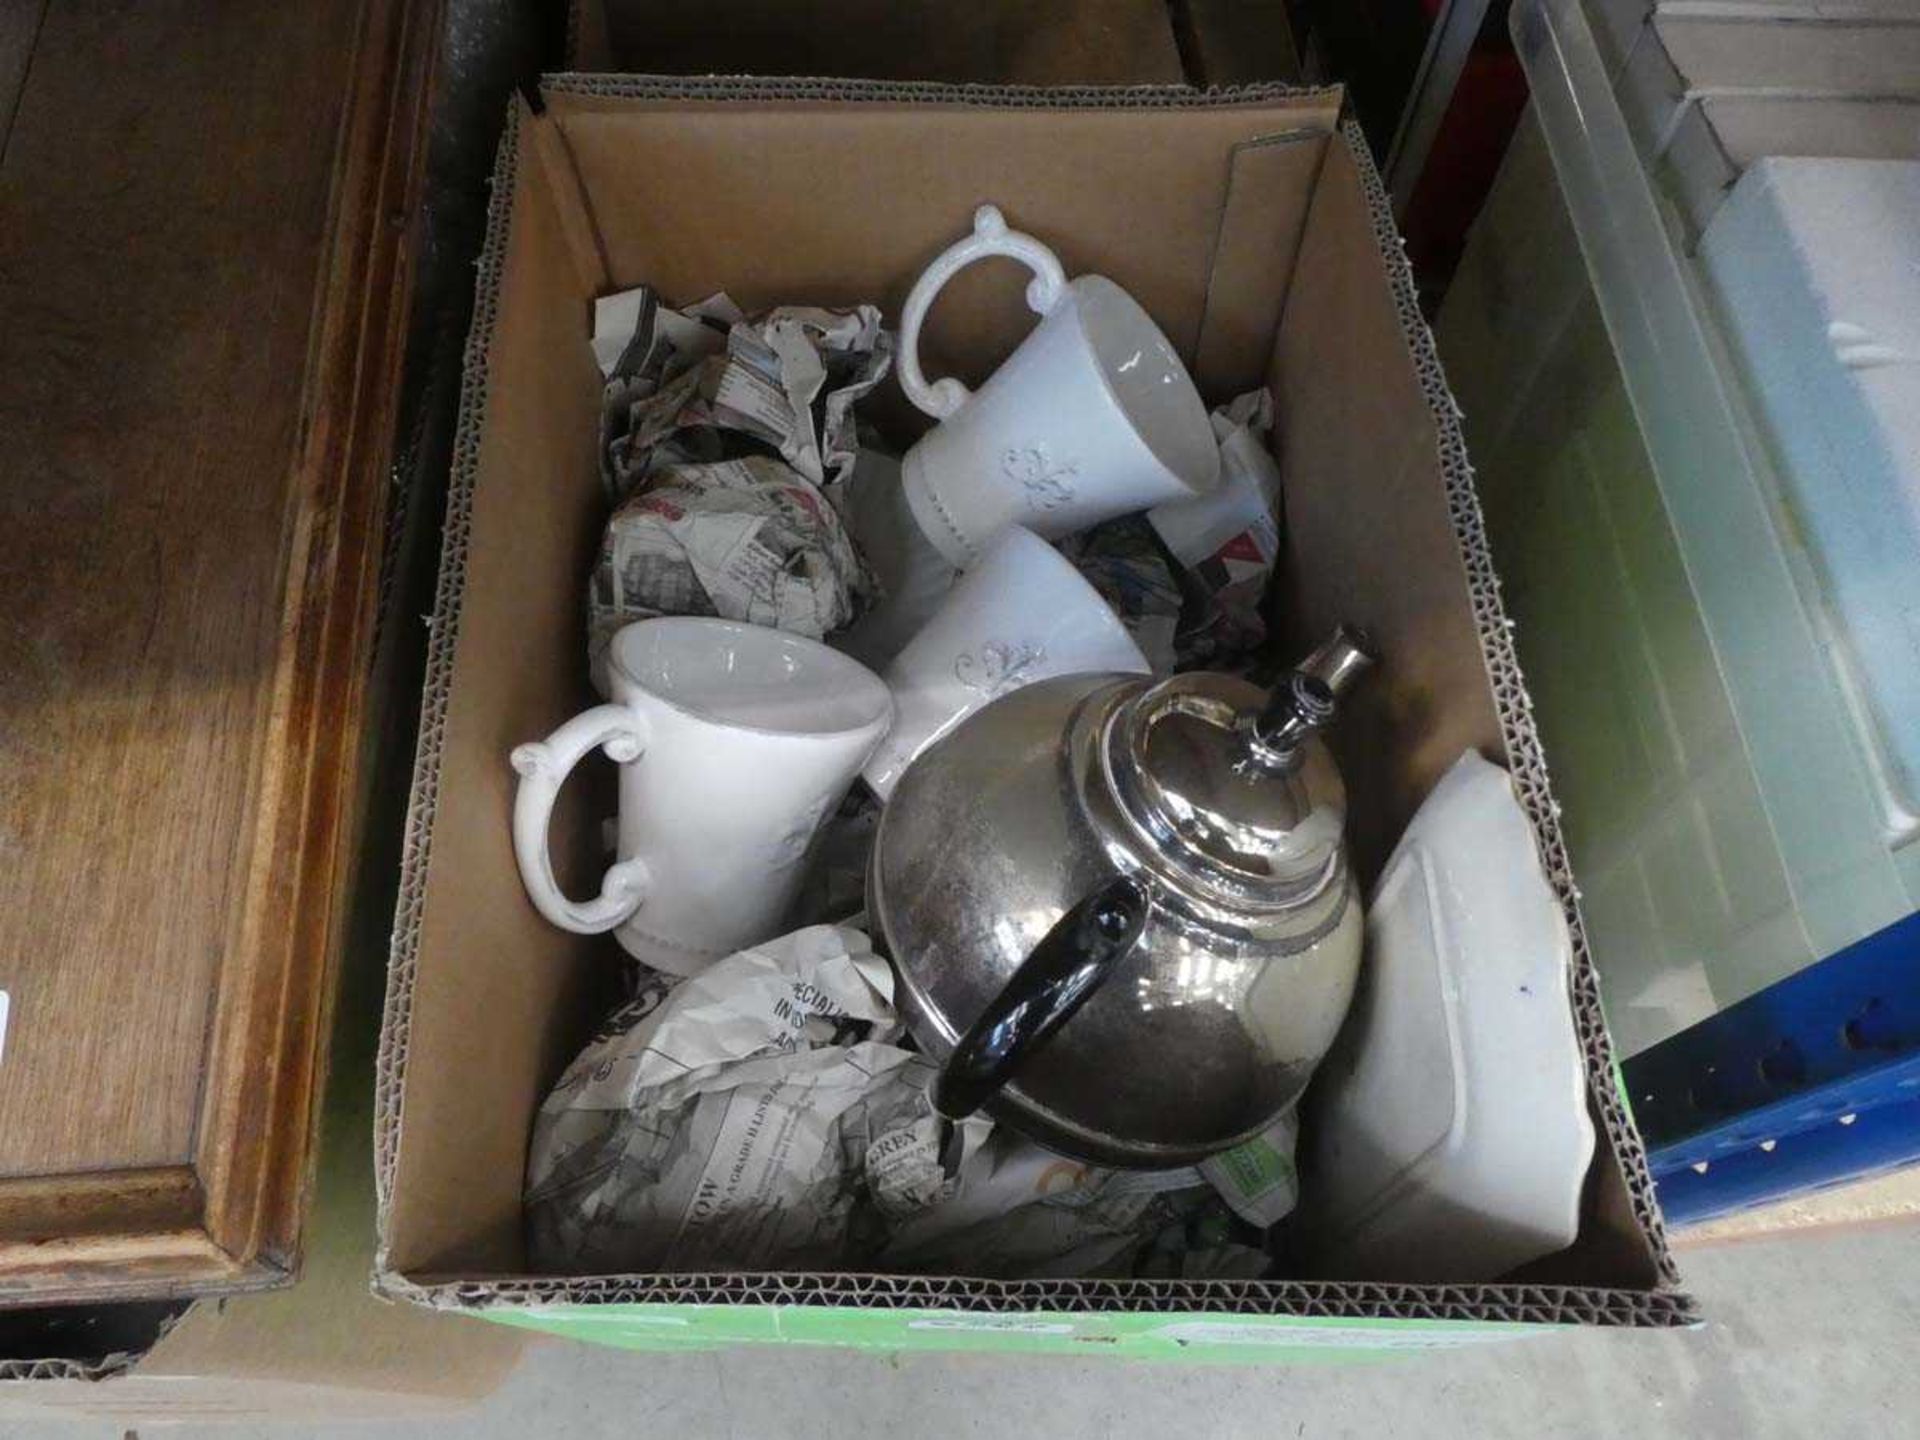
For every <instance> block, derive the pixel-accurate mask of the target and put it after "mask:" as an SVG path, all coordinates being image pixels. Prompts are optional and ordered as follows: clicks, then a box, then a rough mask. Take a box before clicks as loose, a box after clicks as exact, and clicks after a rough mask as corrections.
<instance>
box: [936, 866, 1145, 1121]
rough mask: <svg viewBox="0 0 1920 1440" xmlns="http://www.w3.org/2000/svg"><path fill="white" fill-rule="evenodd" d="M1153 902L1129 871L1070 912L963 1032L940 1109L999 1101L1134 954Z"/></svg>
mask: <svg viewBox="0 0 1920 1440" xmlns="http://www.w3.org/2000/svg"><path fill="white" fill-rule="evenodd" d="M1152 903H1153V897H1152V896H1151V894H1150V893H1149V892H1148V890H1147V887H1146V886H1145V885H1144V884H1143V883H1142V882H1141V881H1139V880H1137V879H1135V878H1134V877H1133V876H1131V875H1121V876H1118V877H1116V878H1115V879H1113V880H1110V881H1108V882H1107V883H1106V884H1105V885H1102V886H1101V887H1100V888H1099V889H1098V890H1096V891H1094V892H1093V893H1092V894H1091V895H1089V896H1087V897H1086V898H1085V899H1084V900H1082V901H1081V902H1080V903H1079V904H1078V905H1075V906H1074V907H1073V908H1072V909H1071V910H1069V911H1067V913H1066V914H1064V915H1062V916H1061V917H1060V919H1059V920H1058V921H1057V922H1055V924H1054V927H1053V928H1052V929H1051V930H1049V931H1047V933H1046V935H1045V936H1043V937H1042V938H1041V941H1040V943H1039V944H1038V945H1036V946H1034V947H1033V951H1032V953H1031V954H1029V955H1028V956H1027V958H1026V959H1025V960H1023V961H1021V962H1020V968H1019V969H1018V970H1016V971H1014V972H1013V976H1012V978H1010V979H1009V980H1008V981H1007V983H1006V985H1005V986H1004V987H1002V989H1001V991H1000V993H999V994H998V995H996V996H994V998H993V1000H992V1002H991V1003H989V1004H988V1006H987V1008H986V1010H985V1011H983V1012H982V1013H981V1015H980V1017H979V1019H977V1020H975V1021H974V1022H973V1024H972V1025H971V1026H969V1027H968V1029H967V1033H966V1034H965V1035H962V1036H961V1037H960V1043H959V1044H958V1045H956V1046H955V1047H954V1050H953V1054H951V1055H949V1056H948V1057H947V1063H946V1064H945V1065H944V1066H942V1067H941V1070H940V1078H939V1079H938V1080H937V1081H935V1082H934V1087H933V1105H934V1108H935V1109H936V1110H938V1111H939V1112H940V1113H941V1114H942V1115H944V1116H946V1117H947V1118H948V1119H949V1120H960V1119H964V1118H965V1117H966V1116H968V1115H971V1114H973V1112H974V1111H976V1110H978V1109H979V1108H980V1107H981V1106H982V1105H984V1104H986V1103H987V1101H989V1100H991V1099H992V1098H993V1096H994V1094H995V1093H996V1092H997V1091H998V1090H999V1089H1000V1087H1001V1086H1002V1085H1005V1084H1006V1083H1007V1082H1008V1081H1009V1080H1011V1079H1012V1078H1013V1075H1014V1072H1015V1071H1016V1070H1018V1069H1019V1068H1020V1066H1021V1065H1022V1064H1023V1063H1025V1061H1026V1060H1027V1058H1028V1057H1029V1056H1031V1055H1032V1054H1033V1052H1034V1051H1036V1050H1038V1049H1039V1048H1040V1047H1041V1046H1042V1045H1044V1044H1046V1043H1047V1041H1048V1040H1050V1039H1052V1038H1053V1035H1054V1033H1055V1032H1056V1031H1057V1030H1059V1028H1060V1027H1061V1026H1062V1025H1064V1024H1066V1023H1067V1021H1068V1020H1069V1019H1071V1018H1072V1016H1073V1012H1074V1011H1076V1010H1078V1009H1079V1008H1080V1007H1081V1006H1082V1005H1084V1004H1086V1002H1087V1000H1088V999H1089V998H1090V997H1091V996H1092V994H1093V992H1094V991H1095V990H1097V989H1099V988H1100V984H1101V982H1102V981H1104V980H1105V979H1106V978H1107V976H1109V975H1111V974H1112V973H1113V969H1114V967H1115V966H1116V965H1118V964H1119V963H1120V962H1121V961H1122V960H1124V959H1126V957H1127V956H1128V955H1129V954H1130V953H1131V952H1132V950H1133V947H1134V946H1135V945H1136V944H1137V943H1138V942H1139V939H1140V934H1141V932H1142V931H1143V930H1145V929H1146V924H1147V912H1148V911H1149V910H1150V909H1151V908H1152Z"/></svg>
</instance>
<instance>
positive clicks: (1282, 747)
mask: <svg viewBox="0 0 1920 1440" xmlns="http://www.w3.org/2000/svg"><path fill="white" fill-rule="evenodd" d="M1373 663H1374V652H1373V642H1372V641H1371V639H1369V638H1368V636H1367V634H1366V632H1365V631H1363V630H1359V629H1356V628H1354V627H1353V626H1350V625H1341V626H1339V627H1338V628H1337V629H1335V631H1334V632H1333V634H1332V635H1331V636H1329V637H1328V638H1327V640H1326V641H1324V642H1323V643H1322V644H1321V645H1320V646H1319V647H1318V648H1317V649H1315V650H1314V652H1313V653H1312V654H1311V655H1309V656H1307V658H1306V659H1305V660H1303V661H1301V662H1300V667H1299V668H1298V669H1297V670H1292V671H1289V672H1288V673H1287V674H1285V675H1283V676H1281V677H1280V681H1279V683H1278V684H1276V685H1275V686H1274V687H1273V693H1272V694H1271V695H1270V696H1268V698H1267V703H1266V705H1265V706H1264V707H1262V709H1261V711H1260V713H1259V714H1258V715H1256V716H1254V717H1253V719H1252V721H1251V722H1250V723H1248V725H1247V749H1248V751H1249V753H1250V754H1251V756H1252V758H1253V760H1254V761H1255V762H1256V763H1257V764H1259V765H1261V766H1262V767H1264V768H1265V769H1268V770H1272V771H1275V772H1278V773H1280V774H1288V773H1290V772H1292V771H1293V770H1295V769H1297V768H1299V765H1300V759H1301V756H1302V754H1303V753H1304V747H1305V745H1306V742H1307V738H1308V737H1309V736H1311V735H1312V734H1313V733H1314V732H1315V731H1318V730H1324V729H1326V727H1327V726H1328V725H1331V724H1332V723H1333V717H1334V714H1335V712H1336V711H1337V710H1338V709H1339V700H1340V697H1341V696H1342V695H1343V694H1345V693H1346V692H1347V691H1348V690H1350V689H1352V688H1353V684H1354V682H1355V681H1356V680H1358V679H1359V678H1360V676H1361V675H1362V674H1364V673H1365V672H1366V671H1367V670H1369V669H1371V668H1372V667H1373Z"/></svg>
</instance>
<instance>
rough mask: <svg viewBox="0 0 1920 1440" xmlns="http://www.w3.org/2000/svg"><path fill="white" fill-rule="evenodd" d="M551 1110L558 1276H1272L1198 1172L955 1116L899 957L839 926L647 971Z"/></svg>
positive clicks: (538, 1173) (529, 1202)
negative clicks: (1116, 1162)
mask: <svg viewBox="0 0 1920 1440" xmlns="http://www.w3.org/2000/svg"><path fill="white" fill-rule="evenodd" d="M647 978H648V980H649V981H650V982H651V983H644V982H643V983H642V984H641V985H640V987H639V989H638V991H637V993H636V994H635V996H634V998H633V999H632V1001H630V1002H629V1003H628V1004H627V1005H626V1006H624V1007H623V1008H622V1009H621V1010H620V1011H619V1012H617V1013H616V1014H615V1015H614V1016H613V1017H612V1019H611V1020H609V1021H608V1023H607V1024H606V1026H605V1027H603V1029H602V1031H601V1033H600V1034H599V1035H598V1036H597V1037H596V1038H595V1039H594V1040H593V1041H592V1043H590V1044H589V1045H588V1046H587V1048H586V1049H585V1050H583V1051H582V1052H581V1054H580V1056H579V1057H578V1058H577V1059H576V1060H575V1062H574V1063H573V1064H572V1065H571V1066H570V1067H568V1070H567V1072H566V1074H565V1075H563V1076H562V1077H561V1079H560V1082H559V1083H558V1084H557V1085H555V1086H554V1088H553V1091H552V1093H551V1094H550V1095H549V1096H548V1098H547V1100H546V1102H545V1103H544V1104H543V1105H542V1106H541V1109H540V1113H539V1115H538V1116H537V1117H536V1119H535V1122H534V1133H533V1143H532V1147H531V1150H530V1153H529V1157H528V1164H527V1195H526V1220H527V1238H528V1250H529V1259H530V1261H531V1263H532V1265H533V1267H534V1268H535V1269H536V1270H538V1271H545V1272H549V1273H557V1274H606V1273H623V1272H633V1271H672V1270H691V1269H757V1268H768V1269H816V1268H833V1269H846V1268H869V1269H870V1268H884V1269H894V1270H909V1271H911V1270H938V1271H946V1272H953V1273H964V1274H971V1275H1006V1276H1048V1275H1052V1276H1125V1275H1131V1274H1135V1273H1144V1271H1145V1270H1146V1269H1148V1268H1150V1269H1151V1271H1152V1273H1155V1274H1191V1275H1217V1276H1223V1277H1224V1276H1228V1275H1237V1276H1254V1275H1259V1274H1262V1273H1264V1271H1265V1269H1266V1266H1267V1264H1268V1263H1269V1259H1268V1256H1267V1254H1266V1252H1265V1251H1263V1250H1259V1249H1257V1248H1255V1247H1251V1246H1247V1245H1244V1244H1240V1243H1238V1242H1237V1241H1235V1240H1234V1239H1233V1238H1232V1236H1231V1233H1230V1230H1229V1229H1228V1228H1227V1226H1226V1225H1225V1224H1224V1223H1223V1217H1224V1207H1222V1206H1221V1204H1220V1201H1219V1199H1218V1198H1217V1197H1216V1196H1215V1194H1214V1192H1213V1190H1212V1189H1210V1188H1209V1187H1208V1185H1207V1183H1206V1182H1205V1180H1204V1179H1203V1178H1202V1177H1201V1175H1200V1174H1199V1173H1198V1172H1197V1171H1194V1170H1190V1169H1189V1170H1179V1171H1160V1172H1127V1171H1115V1170H1103V1169H1100V1168H1099V1167H1095V1166H1089V1165H1085V1164H1082V1163H1080V1162H1078V1161H1074V1160H1068V1159H1064V1158H1062V1157H1061V1156H1058V1155H1054V1154H1052V1153H1051V1152H1049V1151H1046V1150H1043V1149H1041V1148H1040V1147H1039V1146H1037V1145H1035V1144H1033V1143H1032V1142H1031V1141H1029V1140H1027V1139H1025V1138H1023V1137H1022V1136H1020V1135H1018V1134H1016V1133H1015V1132H1014V1131H1012V1130H1010V1129H1007V1128H1006V1127H1004V1126H1001V1127H996V1126H995V1125H994V1123H993V1122H992V1121H991V1120H990V1119H988V1118H987V1117H986V1116H984V1115H975V1116H971V1117H969V1118H968V1119H966V1120H963V1121H960V1122H958V1123H955V1122H952V1121H948V1120H946V1119H944V1118H942V1117H941V1116H939V1115H938V1114H936V1113H935V1112H934V1109H933V1104H932V1090H933V1081H934V1078H935V1076H936V1074H937V1069H936V1067H935V1066H934V1064H933V1063H932V1062H931V1061H930V1060H928V1059H926V1058H925V1057H924V1056H921V1055H918V1054H916V1053H914V1052H913V1051H910V1050H908V1049H905V1048H904V1047H903V1046H902V1045H901V1044H900V1043H898V1042H899V1040H900V1038H901V1027H900V1024H899V1021H898V1018H897V1014H896V1012H895V1010H894V1007H893V1004H892V1000H891V996H892V985H893V980H892V974H891V971H890V970H889V969H888V967H887V965H886V963H885V962H884V961H883V960H881V959H880V958H879V957H878V956H877V955H875V954H874V952H873V949H872V947H871V945H870V944H869V943H868V941H867V938H866V936H865V935H863V934H862V933H861V932H860V931H858V930H855V929H852V928H849V927H844V926H831V925H820V926H813V927H809V928H807V929H803V930H797V931H795V932H793V933H792V934H790V935H787V936H784V937H782V938H780V939H778V940H772V941H769V942H767V943H766V944H764V945H757V946H754V947H752V948H751V949H748V950H744V951H741V952H740V953H739V954H736V955H733V956H729V957H728V958H727V959H725V960H722V961H720V962H719V963H717V964H715V965H713V966H711V967H709V968H708V969H707V970H705V971H703V972H701V973H700V974H698V975H696V976H693V977H692V978H690V979H687V980H682V981H677V982H676V981H672V980H670V979H667V978H665V977H647Z"/></svg>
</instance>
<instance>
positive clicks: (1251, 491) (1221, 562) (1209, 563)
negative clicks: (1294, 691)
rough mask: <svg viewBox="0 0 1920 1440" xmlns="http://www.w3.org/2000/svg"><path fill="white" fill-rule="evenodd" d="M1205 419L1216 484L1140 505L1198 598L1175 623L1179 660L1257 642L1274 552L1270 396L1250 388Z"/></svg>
mask: <svg viewBox="0 0 1920 1440" xmlns="http://www.w3.org/2000/svg"><path fill="white" fill-rule="evenodd" d="M1209 418H1210V419H1211V421H1212V424H1213V434H1214V439H1215V440H1217V441H1218V442H1219V445H1220V483H1219V484H1218V485H1217V486H1215V487H1214V489H1213V490H1212V491H1210V492H1209V493H1208V494H1206V495H1202V496H1200V497H1199V498H1198V499H1195V500H1182V501H1179V502H1178V503H1176V504H1172V505H1162V506H1159V507H1158V508H1157V509H1154V510H1150V511H1148V512H1147V520H1148V522H1149V523H1150V524H1151V525H1152V526H1153V528H1154V530H1155V531H1156V532H1157V533H1158V534H1159V536H1160V539H1161V541H1162V542H1163V543H1164V544H1165V545H1166V547H1167V550H1168V551H1169V552H1170V553H1171V554H1172V556H1173V558H1174V559H1175V560H1176V561H1178V562H1179V564H1180V566H1181V568H1182V569H1183V570H1184V571H1185V579H1186V580H1187V582H1188V586H1187V588H1188V589H1189V591H1190V592H1192V593H1193V596H1194V598H1195V600H1196V602H1197V603H1193V604H1190V605H1189V610H1188V616H1187V618H1186V620H1185V621H1184V623H1183V624H1182V625H1181V627H1180V636H1179V641H1178V649H1179V653H1180V663H1181V665H1182V666H1183V667H1186V666H1193V665H1206V664H1212V665H1220V664H1225V663H1228V662H1230V661H1233V660H1235V659H1238V658H1240V657H1242V656H1245V655H1247V654H1250V653H1251V652H1252V651H1254V650H1256V649H1258V648H1259V646H1260V644H1261V642H1262V641H1264V640H1265V639H1266V634H1267V626H1266V621H1265V619H1264V618H1263V617H1262V615H1261V613H1260V610H1261V603H1262V602H1263V601H1264V600H1265V598H1266V592H1267V582H1268V580H1269V578H1270V577H1271V576H1272V574H1273V568H1274V564H1275V562H1276V561H1277V559H1278V558H1279V554H1280V518H1279V516H1280V466H1279V464H1278V462H1277V461H1275V460H1274V458H1273V452H1272V449H1271V442H1270V439H1269V437H1270V435H1271V432H1272V430H1273V397H1272V395H1270V394H1269V393H1268V392H1267V391H1266V390H1264V389H1262V390H1250V391H1248V392H1247V393H1246V394H1244V395H1241V396H1238V397H1236V398H1235V399H1234V400H1232V401H1230V402H1228V403H1227V404H1225V405H1222V406H1220V407H1219V408H1217V409H1216V410H1214V412H1213V414H1212V415H1211V416H1210V417H1209Z"/></svg>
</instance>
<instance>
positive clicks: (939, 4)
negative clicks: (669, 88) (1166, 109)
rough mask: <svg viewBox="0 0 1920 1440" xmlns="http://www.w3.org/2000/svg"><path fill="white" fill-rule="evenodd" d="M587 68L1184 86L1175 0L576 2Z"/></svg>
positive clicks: (578, 46) (576, 31) (579, 48)
mask: <svg viewBox="0 0 1920 1440" xmlns="http://www.w3.org/2000/svg"><path fill="white" fill-rule="evenodd" d="M570 38H571V41H572V44H573V48H574V51H575V54H576V56H577V57H578V58H577V60H576V62H575V63H576V66H577V68H581V69H586V68H590V66H591V65H596V64H597V65H598V66H599V67H600V68H604V69H609V70H630V71H640V72H644V73H646V74H651V75H708V74H718V75H838V76H853V77H858V78H860V79H865V80H944V81H953V82H965V81H978V82H981V83H992V84H1000V85H1178V84H1180V83H1181V82H1182V80H1183V79H1184V76H1183V73H1182V71H1181V66H1180V51H1179V49H1178V47H1177V46H1176V45H1175V43H1174V34H1173V25H1172V22H1171V20H1170V19H1169V18H1168V14H1167V6H1166V3H1165V0H1067V3H1061V0H1050V3H1047V4H1035V3H1032V0H972V3H969V4H955V3H953V0H574V5H573V10H572V16H571V24H570Z"/></svg>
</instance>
